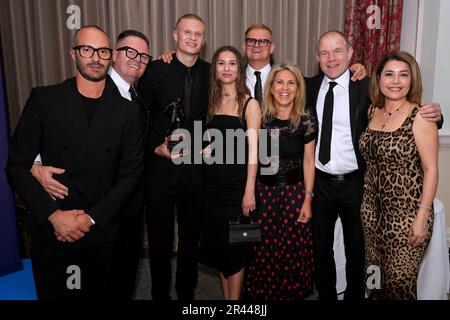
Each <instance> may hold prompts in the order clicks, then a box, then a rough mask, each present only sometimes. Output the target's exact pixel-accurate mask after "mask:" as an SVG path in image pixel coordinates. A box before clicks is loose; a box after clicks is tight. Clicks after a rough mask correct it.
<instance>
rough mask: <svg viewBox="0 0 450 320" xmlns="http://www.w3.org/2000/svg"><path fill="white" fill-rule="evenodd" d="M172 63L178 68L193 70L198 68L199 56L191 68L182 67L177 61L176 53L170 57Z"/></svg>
mask: <svg viewBox="0 0 450 320" xmlns="http://www.w3.org/2000/svg"><path fill="white" fill-rule="evenodd" d="M172 62H173V63H174V64H175V65H177V66H179V67H183V68H184V69H191V70H195V69H197V68H198V67H199V66H200V56H199V57H198V58H197V61H195V63H194V65H193V66H192V67H188V66H186V65H184V64H183V62H181V61H180V60H178V58H177V55H176V53H175V54H173V55H172Z"/></svg>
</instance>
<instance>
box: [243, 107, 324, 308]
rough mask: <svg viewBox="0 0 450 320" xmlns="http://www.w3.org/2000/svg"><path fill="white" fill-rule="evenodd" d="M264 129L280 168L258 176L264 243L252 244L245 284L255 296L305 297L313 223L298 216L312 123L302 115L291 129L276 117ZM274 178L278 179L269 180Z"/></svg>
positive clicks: (309, 280) (314, 132)
mask: <svg viewBox="0 0 450 320" xmlns="http://www.w3.org/2000/svg"><path fill="white" fill-rule="evenodd" d="M264 128H265V129H267V130H268V132H269V135H270V137H271V138H272V139H274V138H279V140H278V141H279V152H280V153H279V155H280V160H279V170H278V173H277V174H276V175H275V176H268V177H267V178H266V176H264V177H263V176H260V177H259V178H258V182H257V185H256V190H257V191H256V193H257V201H258V208H257V213H258V220H259V222H260V224H261V237H262V242H261V244H258V245H255V246H254V247H253V256H254V258H253V259H252V260H251V262H250V263H249V265H248V267H247V269H246V272H245V278H246V279H245V285H246V287H247V289H248V290H249V291H250V292H251V294H252V295H253V297H252V298H253V299H255V300H298V299H303V298H304V297H306V296H308V295H309V294H310V293H311V292H312V289H313V282H314V281H313V269H314V268H313V265H314V263H313V262H314V261H313V240H312V226H311V222H308V223H306V224H304V223H300V222H298V221H297V219H298V216H299V214H300V210H301V207H302V204H303V201H304V195H305V186H304V182H303V154H304V145H305V144H308V143H309V142H311V141H312V140H314V139H315V138H316V136H317V128H316V121H315V119H314V118H313V117H311V116H303V117H302V119H301V122H300V125H299V127H298V128H295V127H294V126H293V125H292V124H291V122H290V120H280V119H274V120H273V121H271V122H269V123H266V124H264V125H263V129H264ZM273 129H278V130H273ZM287 177H289V179H288V178H287ZM263 178H264V179H263ZM271 180H272V181H271ZM274 180H276V181H277V183H269V182H273V181H274Z"/></svg>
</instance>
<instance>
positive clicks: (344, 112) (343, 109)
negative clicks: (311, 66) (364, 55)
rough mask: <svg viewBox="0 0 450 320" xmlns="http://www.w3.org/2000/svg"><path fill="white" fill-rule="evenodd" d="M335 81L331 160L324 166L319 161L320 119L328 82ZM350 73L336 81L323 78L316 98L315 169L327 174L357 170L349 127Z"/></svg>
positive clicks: (347, 72)
mask: <svg viewBox="0 0 450 320" xmlns="http://www.w3.org/2000/svg"><path fill="white" fill-rule="evenodd" d="M330 81H335V82H336V83H337V85H336V86H335V87H334V89H333V94H334V103H333V126H332V133H331V150H330V157H331V160H330V162H328V163H327V164H326V165H323V164H322V163H321V162H320V161H319V150H320V140H321V139H320V135H321V132H322V117H323V108H324V103H325V96H326V94H327V91H328V88H329V82H330ZM349 84H350V72H349V71H348V70H347V71H346V72H345V73H344V74H342V75H341V76H340V77H339V78H337V79H336V80H330V79H329V78H328V77H327V76H324V78H323V81H322V85H321V86H320V91H319V96H318V98H317V104H316V110H317V122H318V125H319V137H318V141H317V148H316V168H317V169H319V170H321V171H324V172H326V173H329V174H334V175H337V174H345V173H349V172H352V171H355V170H357V169H358V161H357V160H356V153H355V149H354V147H353V141H352V132H351V127H350V96H349V90H348V88H349Z"/></svg>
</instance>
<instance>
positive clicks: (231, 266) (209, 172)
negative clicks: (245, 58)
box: [200, 46, 261, 300]
mask: <svg viewBox="0 0 450 320" xmlns="http://www.w3.org/2000/svg"><path fill="white" fill-rule="evenodd" d="M210 81H211V83H210V96H209V104H208V117H207V128H208V132H209V133H210V136H211V142H212V144H211V145H210V146H209V147H207V148H206V149H204V157H205V161H206V162H207V163H208V164H209V165H207V166H206V192H205V215H204V216H205V217H204V224H203V235H202V239H201V242H200V261H201V262H202V263H204V264H206V265H208V266H211V267H214V268H217V269H219V271H220V280H221V284H222V291H223V296H224V299H226V300H229V299H230V300H238V299H239V298H240V294H241V289H242V283H243V280H244V266H245V263H246V257H247V251H248V249H249V248H248V247H246V246H239V245H228V225H229V222H230V221H236V220H238V219H239V216H240V215H241V214H243V215H245V216H248V215H249V214H250V212H251V211H253V210H254V209H255V207H256V201H255V181H256V174H257V168H258V134H259V128H260V125H261V108H260V106H259V103H258V102H257V100H255V99H252V98H251V97H250V93H249V91H248V89H247V87H246V84H245V69H244V65H243V62H242V57H241V55H240V53H239V51H238V50H237V49H235V48H234V47H231V46H225V47H222V48H220V49H218V50H217V51H216V52H215V54H214V56H213V59H212V62H211V78H210ZM208 132H207V134H208ZM245 133H246V134H247V136H246V137H245V138H243V139H240V138H237V139H236V138H235V136H241V137H243V136H244V134H245ZM231 151H234V153H233V154H232V153H231ZM242 155H243V156H242Z"/></svg>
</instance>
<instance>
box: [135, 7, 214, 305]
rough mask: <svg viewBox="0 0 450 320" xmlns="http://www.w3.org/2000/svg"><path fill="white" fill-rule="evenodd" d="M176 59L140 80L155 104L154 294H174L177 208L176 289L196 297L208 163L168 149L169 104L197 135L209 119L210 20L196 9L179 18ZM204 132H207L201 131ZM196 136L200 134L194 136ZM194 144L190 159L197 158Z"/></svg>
mask: <svg viewBox="0 0 450 320" xmlns="http://www.w3.org/2000/svg"><path fill="white" fill-rule="evenodd" d="M173 36H174V40H175V43H176V53H175V55H174V58H173V61H172V63H170V64H166V63H164V62H163V61H161V60H157V61H154V62H152V64H151V65H150V67H149V68H148V69H147V72H146V73H145V74H144V76H143V77H142V79H141V81H139V92H140V93H141V94H142V96H143V97H144V101H145V102H146V104H147V105H148V106H149V107H150V110H151V114H152V125H151V126H150V130H149V137H148V143H147V146H146V152H148V155H146V174H145V200H146V211H147V227H148V240H149V253H150V271H151V275H152V297H153V299H155V300H167V299H171V297H170V295H169V290H170V284H171V256H172V251H173V239H174V208H175V206H176V207H177V222H178V250H177V272H176V282H175V288H176V292H177V296H178V298H179V299H180V300H192V299H193V298H194V292H195V287H196V284H197V260H198V253H197V252H198V242H199V239H200V230H201V223H202V210H203V190H204V172H203V171H204V168H203V166H202V164H201V163H200V164H187V163H184V164H180V165H177V164H175V163H174V162H173V161H172V159H171V153H170V151H169V149H168V144H167V135H168V133H169V132H168V130H169V128H170V124H171V119H170V117H169V116H168V115H167V114H166V113H165V112H164V109H165V107H166V106H168V105H169V104H172V103H173V102H176V101H180V104H181V106H182V108H183V113H184V115H185V116H184V119H183V121H182V122H181V128H183V129H185V130H187V131H188V132H189V133H190V135H191V137H194V123H195V122H198V123H201V122H202V121H203V120H204V119H205V115H206V110H207V104H208V92H209V68H210V65H209V63H207V62H205V61H203V60H201V59H200V57H199V54H200V50H201V49H202V47H203V45H204V44H205V39H206V38H205V24H204V22H203V21H202V19H201V18H200V17H198V16H196V15H194V14H187V15H184V16H182V17H181V18H179V19H178V22H177V25H176V30H175V31H174V32H173ZM200 133H201V132H200ZM193 140H194V139H193ZM197 147H198V152H197V151H194V148H191V149H190V150H189V151H188V154H187V155H185V156H186V157H184V158H185V159H187V158H190V160H191V163H193V161H194V158H195V154H197V153H198V156H200V158H201V154H200V151H201V148H202V146H197Z"/></svg>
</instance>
